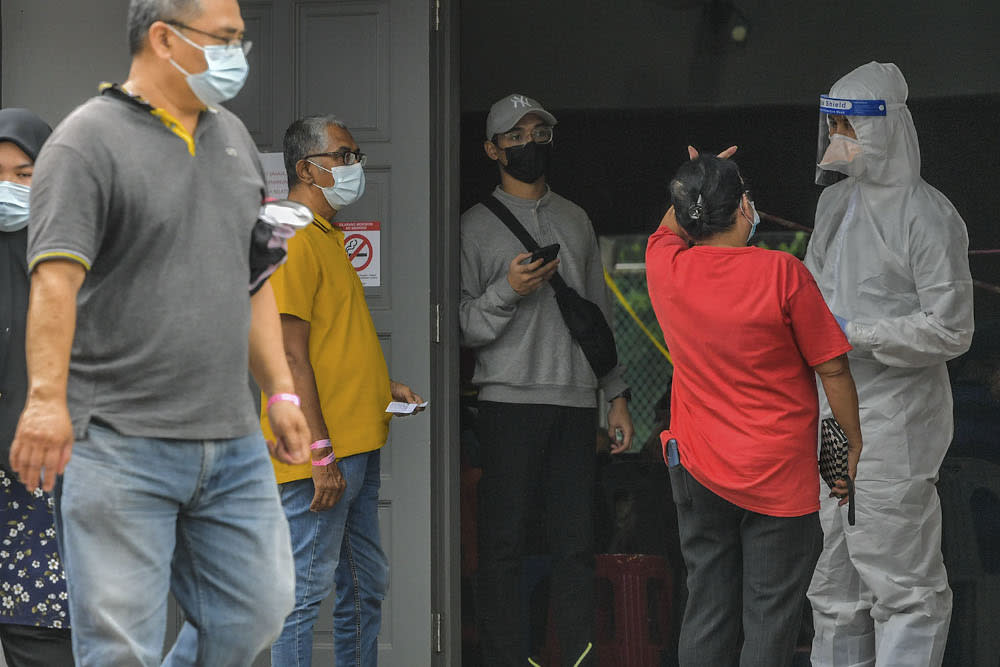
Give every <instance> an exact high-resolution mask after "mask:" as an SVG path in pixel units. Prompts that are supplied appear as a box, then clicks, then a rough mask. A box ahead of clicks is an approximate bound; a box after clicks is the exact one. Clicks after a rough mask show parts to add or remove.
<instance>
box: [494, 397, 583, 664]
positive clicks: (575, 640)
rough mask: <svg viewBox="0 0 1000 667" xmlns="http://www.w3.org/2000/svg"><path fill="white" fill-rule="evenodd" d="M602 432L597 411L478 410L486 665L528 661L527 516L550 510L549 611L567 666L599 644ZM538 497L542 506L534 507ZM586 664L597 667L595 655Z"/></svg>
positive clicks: (518, 406)
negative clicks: (596, 513)
mask: <svg viewBox="0 0 1000 667" xmlns="http://www.w3.org/2000/svg"><path fill="white" fill-rule="evenodd" d="M596 428H597V412H596V410H595V409H593V408H569V407H561V406H555V405H529V404H522V403H492V402H487V401H481V402H480V404H479V417H478V420H477V435H478V438H479V443H480V446H481V450H482V461H483V476H482V478H481V479H480V481H479V505H478V517H477V520H478V527H479V595H478V607H479V611H480V616H479V625H480V636H481V638H482V649H483V664H484V665H489V666H490V667H506V666H507V665H512V666H513V665H518V666H519V667H523V665H526V664H527V659H528V637H527V628H528V619H527V618H525V617H524V615H523V613H522V609H521V558H522V556H524V555H525V553H524V551H525V523H526V519H527V518H529V517H530V516H532V515H533V514H535V513H538V512H542V511H544V512H545V513H546V534H547V535H546V536H547V539H548V545H549V551H550V553H551V555H552V582H551V586H550V604H551V605H552V609H553V615H554V619H555V621H554V622H555V625H556V635H557V637H558V639H559V646H560V650H561V653H562V659H563V664H565V665H575V664H577V663H578V660H579V658H580V656H581V655H583V654H584V653H585V652H586V650H587V646H588V644H589V643H590V642H591V641H592V640H593V637H592V634H593V625H594V554H593V551H594V548H593V542H594V537H593V497H594V475H595V453H594V449H595V433H596ZM538 490H541V491H542V493H541V494H538V493H537V491H538ZM539 495H540V496H541V498H544V501H543V502H544V507H540V506H538V505H537V503H535V502H534V498H536V497H538V496H539ZM579 664H580V665H584V664H596V659H595V658H594V651H593V649H591V651H590V654H589V656H588V658H587V659H586V660H585V661H583V662H579Z"/></svg>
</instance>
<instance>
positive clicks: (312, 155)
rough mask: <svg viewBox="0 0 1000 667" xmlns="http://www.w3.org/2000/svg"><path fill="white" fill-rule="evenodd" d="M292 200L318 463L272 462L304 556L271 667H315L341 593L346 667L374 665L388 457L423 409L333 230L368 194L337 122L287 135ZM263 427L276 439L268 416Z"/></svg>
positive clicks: (296, 362)
mask: <svg viewBox="0 0 1000 667" xmlns="http://www.w3.org/2000/svg"><path fill="white" fill-rule="evenodd" d="M284 153H285V170H286V172H287V174H288V186H289V190H290V192H289V199H292V200H294V201H297V202H300V203H302V204H305V205H306V206H308V207H309V208H310V209H311V210H312V211H313V216H314V219H313V223H312V225H310V226H309V227H307V228H305V229H303V230H301V231H299V232H298V233H297V234H296V235H295V237H294V238H292V239H291V240H290V241H289V242H288V261H287V262H286V263H285V264H284V265H283V266H281V267H280V268H279V269H278V270H277V271H276V272H275V274H274V275H273V276H272V277H271V279H270V283H271V285H272V286H273V288H274V294H275V297H276V300H277V302H278V310H279V311H280V312H281V327H282V334H283V336H284V345H285V354H286V356H287V358H288V362H289V366H290V367H291V369H292V375H293V377H294V379H295V391H296V393H298V395H299V397H300V399H301V401H302V412H303V413H304V414H305V416H306V420H307V422H308V423H309V428H310V430H311V432H312V439H313V460H312V464H311V465H310V464H305V465H300V466H296V465H288V464H285V463H282V462H280V461H277V460H273V459H272V462H273V463H274V470H275V475H276V477H277V480H278V484H279V485H280V493H281V502H282V505H283V506H284V508H285V516H286V517H287V518H288V524H289V529H290V533H291V538H292V551H293V553H294V556H295V573H296V583H295V608H294V610H293V611H292V613H291V614H289V616H288V618H287V619H286V620H285V626H284V628H283V630H282V633H281V636H280V637H279V638H278V640H277V641H276V642H275V643H274V645H273V646H272V647H271V664H272V665H274V666H275V667H282V666H284V665H310V664H312V630H313V625H314V624H315V622H316V617H317V615H318V613H319V607H320V604H321V603H322V602H323V600H324V599H326V597H327V596H328V595H329V594H330V591H331V590H333V588H334V584H335V583H336V591H337V596H336V607H335V610H334V653H335V657H336V662H337V664H338V665H375V664H376V663H377V660H378V644H377V637H378V632H379V626H380V624H381V613H382V612H381V605H382V599H383V598H384V597H385V591H386V586H387V584H388V575H389V564H388V561H387V559H386V556H385V553H383V551H382V547H381V546H380V544H379V528H378V492H379V484H380V466H379V454H380V449H381V447H382V446H383V445H384V444H385V441H386V437H387V435H388V433H389V419H390V418H391V415H390V414H388V413H386V412H385V409H386V406H387V405H388V404H389V402H390V401H392V400H395V401H403V402H407V403H421V402H422V399H421V398H420V396H418V395H417V394H415V393H414V392H413V391H412V390H411V389H410V388H409V387H407V386H406V385H404V384H400V383H397V382H392V381H390V380H389V373H388V370H387V368H386V364H385V358H384V356H383V355H382V347H381V345H380V344H379V341H378V336H377V335H376V333H375V325H374V323H373V322H372V318H371V315H370V314H369V312H368V305H367V303H366V302H365V294H364V289H363V288H362V286H361V280H360V279H359V278H358V275H357V273H356V272H355V270H354V267H353V266H351V262H350V260H349V258H348V256H347V252H346V251H345V249H344V234H343V232H341V231H340V230H339V229H337V228H336V227H334V226H333V225H332V224H331V223H330V220H331V219H332V218H333V217H334V216H335V215H336V213H337V210H338V209H340V208H341V207H343V206H347V205H349V204H351V203H353V202H354V201H356V200H357V199H358V198H359V197H360V196H361V195H362V193H363V192H364V184H365V178H364V171H363V167H364V164H365V156H364V154H363V153H361V151H360V150H358V145H357V143H356V142H355V141H354V138H353V137H352V136H351V134H350V132H348V131H347V128H346V127H344V125H343V124H342V123H341V122H340V121H338V120H336V119H335V118H333V117H332V116H311V117H308V118H303V119H301V120H297V121H295V122H294V123H292V124H291V126H289V128H288V130H286V132H285V140H284ZM261 424H262V427H263V430H264V434H265V435H266V436H269V435H270V428H269V424H268V422H267V411H266V410H263V411H262V413H261Z"/></svg>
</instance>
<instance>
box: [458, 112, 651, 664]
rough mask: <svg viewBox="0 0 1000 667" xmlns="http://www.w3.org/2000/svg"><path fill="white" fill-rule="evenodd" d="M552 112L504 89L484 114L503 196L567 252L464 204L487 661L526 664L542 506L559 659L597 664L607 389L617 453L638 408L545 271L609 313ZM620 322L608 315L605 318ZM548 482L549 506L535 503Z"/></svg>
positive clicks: (466, 325) (466, 330)
mask: <svg viewBox="0 0 1000 667" xmlns="http://www.w3.org/2000/svg"><path fill="white" fill-rule="evenodd" d="M555 124H556V118H555V116H553V115H552V114H551V113H549V112H548V111H546V110H545V109H544V108H542V106H541V105H540V104H538V102H536V101H535V100H532V99H530V98H528V97H525V96H524V95H508V96H506V97H504V98H502V99H501V100H499V101H498V102H497V103H496V104H494V105H493V107H492V108H491V110H490V113H489V116H488V117H487V120H486V142H485V144H484V148H485V151H486V155H487V157H489V159H491V160H493V161H495V162H496V163H497V166H498V169H499V173H500V185H499V186H498V187H497V188H496V190H494V192H493V196H494V197H496V198H497V199H498V200H499V201H500V202H501V203H502V204H503V205H504V206H506V207H507V208H508V209H510V211H511V212H512V213H513V214H514V215H515V216H516V217H517V219H518V220H519V221H520V222H521V224H522V225H524V227H525V229H526V230H527V231H528V233H529V234H531V236H532V237H533V238H534V239H535V241H536V242H537V243H538V244H539V245H540V246H543V247H544V246H547V245H549V244H552V243H558V244H559V246H560V247H559V254H558V258H557V259H556V260H554V261H551V262H547V263H546V262H545V260H544V259H538V260H536V261H534V262H531V261H530V259H531V253H529V252H526V250H525V248H524V246H523V245H522V244H521V242H520V241H518V239H517V237H516V236H514V234H513V233H512V232H511V231H510V230H509V229H508V228H507V227H506V225H504V224H503V222H501V221H500V219H499V218H497V216H496V215H494V214H493V213H492V212H491V211H490V210H489V209H487V208H486V207H485V206H484V205H483V204H477V205H476V206H473V207H472V208H471V209H469V210H468V211H466V212H465V214H464V215H462V224H461V237H462V242H461V245H462V299H461V327H462V341H463V344H464V345H466V346H468V347H471V348H475V350H476V370H475V376H474V378H473V382H474V383H475V384H476V385H478V386H479V406H480V408H479V418H478V422H477V435H478V437H479V441H480V444H481V446H482V462H483V477H482V479H481V480H480V482H479V492H480V496H479V498H480V500H479V507H478V525H479V577H480V578H479V586H480V591H479V596H478V600H479V605H480V633H481V637H482V649H483V662H484V664H488V665H500V666H505V665H519V666H520V665H524V664H526V662H527V661H528V659H529V656H528V655H526V650H527V643H528V642H527V637H526V636H525V631H526V629H527V622H526V621H525V620H524V618H523V613H522V610H521V593H520V575H521V557H522V555H523V550H524V534H525V530H524V526H525V519H526V518H527V517H528V515H529V513H534V512H537V511H539V510H544V511H545V512H546V515H547V536H548V543H549V547H550V551H551V553H552V557H553V575H552V585H551V600H552V604H553V610H554V616H555V624H556V633H557V635H558V638H559V645H560V647H561V652H562V659H563V664H566V665H586V664H594V663H595V662H596V657H595V655H594V648H593V645H592V643H591V642H592V632H593V621H594V590H593V519H592V514H591V508H592V499H593V485H594V474H595V433H596V428H597V407H598V406H597V390H598V389H599V388H600V389H603V390H604V394H605V396H606V397H608V399H609V402H610V409H609V411H608V434H609V435H610V436H611V438H612V443H613V445H612V452H613V453H618V452H622V451H625V450H627V449H628V448H629V446H630V445H631V441H632V434H633V428H632V419H631V417H630V416H629V412H628V404H627V402H628V398H629V392H628V386H627V385H626V383H625V381H624V379H623V377H622V368H621V367H620V366H618V367H615V368H614V369H612V370H611V371H610V372H609V373H608V374H607V375H605V376H604V377H601V378H597V377H595V375H594V371H593V370H592V369H591V367H590V364H589V363H588V361H587V358H586V357H585V356H584V353H583V351H582V350H581V348H580V346H579V345H578V344H577V343H576V342H575V341H574V340H573V338H572V337H571V336H570V333H569V329H567V328H566V324H565V323H564V322H563V319H562V315H561V314H560V312H559V307H558V305H557V304H556V299H555V292H554V291H553V289H552V287H551V286H550V285H549V284H548V283H549V280H550V279H551V278H552V275H553V274H554V273H555V272H556V270H558V272H559V274H560V275H561V276H562V277H563V279H564V280H565V281H566V283H567V284H569V286H571V287H573V288H574V289H576V290H577V292H579V293H580V294H581V295H582V296H583V297H584V298H586V299H589V300H591V301H593V302H595V303H597V304H598V305H599V306H600V307H601V309H602V310H603V311H604V313H605V316H606V317H609V316H610V307H609V304H608V297H607V291H606V288H605V286H604V270H603V267H602V265H601V258H600V252H599V250H598V246H597V238H596V236H595V235H594V229H593V226H592V224H591V222H590V219H589V218H588V217H587V214H586V213H585V212H584V211H583V209H581V208H580V207H579V206H577V205H576V204H574V203H572V202H570V201H568V200H567V199H564V198H563V197H560V196H559V195H557V194H556V193H554V192H552V190H550V189H549V187H548V185H547V183H546V170H547V168H548V164H549V155H550V151H551V148H552V135H553V126H554V125H555ZM609 321H610V319H609ZM538 487H541V488H542V489H543V490H544V492H543V497H544V499H545V506H544V508H539V507H537V506H535V505H534V504H533V499H534V498H535V497H536V495H537V494H536V492H535V489H536V488H538Z"/></svg>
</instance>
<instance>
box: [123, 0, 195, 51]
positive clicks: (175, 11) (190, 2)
mask: <svg viewBox="0 0 1000 667" xmlns="http://www.w3.org/2000/svg"><path fill="white" fill-rule="evenodd" d="M199 14H201V0H129V3H128V23H127V26H128V50H129V53H130V54H132V55H133V56H134V55H135V54H137V53H139V52H140V51H142V48H143V45H144V44H145V43H146V37H147V35H148V34H149V27H150V26H151V25H153V24H154V23H155V22H157V21H176V20H179V19H187V18H190V17H193V16H198V15H199Z"/></svg>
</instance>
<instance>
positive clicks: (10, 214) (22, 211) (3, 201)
mask: <svg viewBox="0 0 1000 667" xmlns="http://www.w3.org/2000/svg"><path fill="white" fill-rule="evenodd" d="M30 193H31V188H29V187H28V186H27V185H21V184H20V183H12V182H11V181H0V232H16V231H18V230H19V229H24V228H25V226H26V225H27V224H28V213H29V209H28V196H29V194H30Z"/></svg>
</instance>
